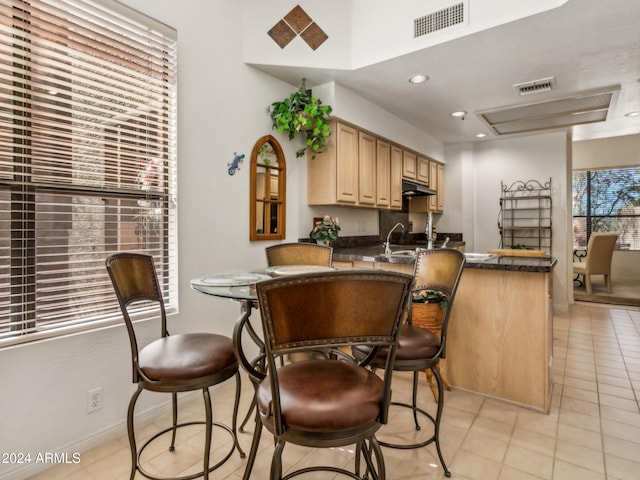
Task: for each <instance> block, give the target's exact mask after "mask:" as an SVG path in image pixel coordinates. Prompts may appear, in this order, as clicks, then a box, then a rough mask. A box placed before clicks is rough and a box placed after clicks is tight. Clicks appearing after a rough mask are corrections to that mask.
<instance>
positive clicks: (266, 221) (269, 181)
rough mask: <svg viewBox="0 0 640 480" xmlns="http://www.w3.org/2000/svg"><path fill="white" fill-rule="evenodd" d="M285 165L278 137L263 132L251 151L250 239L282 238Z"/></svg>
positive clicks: (285, 188)
mask: <svg viewBox="0 0 640 480" xmlns="http://www.w3.org/2000/svg"><path fill="white" fill-rule="evenodd" d="M286 173H287V166H286V163H285V160H284V152H283V151H282V147H281V146H280V144H279V143H278V141H277V140H276V139H275V138H273V137H272V136H271V135H265V136H264V137H262V138H261V139H260V140H258V141H257V142H256V144H255V145H254V147H253V151H252V152H251V180H250V182H251V184H250V191H251V199H250V203H249V204H250V218H249V239H250V240H282V239H284V238H285V233H286V232H285V230H286V225H287V223H286V218H285V212H286V207H287V202H286V194H287V175H286Z"/></svg>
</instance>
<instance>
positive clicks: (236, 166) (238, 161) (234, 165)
mask: <svg viewBox="0 0 640 480" xmlns="http://www.w3.org/2000/svg"><path fill="white" fill-rule="evenodd" d="M243 160H244V153H243V154H240V155H238V154H237V153H236V152H233V160H232V161H231V162H229V163H227V167H229V168H228V170H227V172H229V175H235V174H236V170H240V165H242V161H243Z"/></svg>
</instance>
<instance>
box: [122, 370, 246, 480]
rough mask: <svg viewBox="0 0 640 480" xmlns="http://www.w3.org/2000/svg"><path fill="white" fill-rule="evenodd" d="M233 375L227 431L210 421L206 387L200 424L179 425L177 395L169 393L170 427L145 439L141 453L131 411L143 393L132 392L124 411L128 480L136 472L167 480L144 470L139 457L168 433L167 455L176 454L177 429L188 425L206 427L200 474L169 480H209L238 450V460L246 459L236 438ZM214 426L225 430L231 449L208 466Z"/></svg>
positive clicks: (238, 382)
mask: <svg viewBox="0 0 640 480" xmlns="http://www.w3.org/2000/svg"><path fill="white" fill-rule="evenodd" d="M235 376H236V393H235V400H234V406H233V418H232V426H231V428H229V427H228V426H227V425H225V424H223V423H220V422H214V421H213V412H212V409H211V395H210V393H209V389H208V388H204V389H202V396H203V399H204V406H205V420H204V421H203V422H201V421H195V422H185V423H181V424H179V423H178V403H177V394H176V393H173V392H172V395H171V396H172V398H171V403H172V419H173V421H172V425H171V426H170V427H168V428H165V429H164V430H162V431H161V432H158V433H157V434H155V435H154V436H152V437H151V438H150V439H149V440H147V441H146V442H145V443H144V445H142V447H141V448H140V450H138V449H137V444H136V437H135V429H134V411H135V405H136V403H137V401H138V398H139V397H140V394H141V393H142V391H143V390H145V389H144V388H142V387H138V389H137V390H136V391H135V393H134V394H133V396H132V397H131V400H130V401H129V409H128V411H127V433H128V436H129V446H130V449H131V475H130V477H129V479H130V480H134V477H135V475H136V471H139V472H140V474H141V475H143V476H145V477H147V478H149V479H152V480H168V477H159V476H156V475H153V474H151V473H149V472H147V471H146V470H145V469H144V467H143V466H142V464H141V461H140V460H141V457H142V453H143V452H144V450H145V449H146V448H147V447H148V446H149V445H150V444H151V443H152V442H153V441H154V440H156V439H157V438H158V437H160V436H162V435H164V434H165V433H167V432H169V431H171V443H170V445H169V451H170V452H173V451H175V440H176V432H177V430H178V429H179V428H181V427H186V426H189V425H203V424H204V425H205V441H204V453H203V469H202V471H200V472H198V473H194V474H192V475H186V476H183V477H177V478H174V477H171V480H192V479H195V478H198V477H203V478H204V479H205V480H208V478H209V473H210V472H212V471H214V470H215V469H217V468H218V467H220V466H221V465H222V464H223V463H225V462H226V461H227V460H228V459H229V457H231V455H232V454H233V452H234V450H238V453H239V454H240V458H245V456H246V454H245V453H244V451H243V450H242V448H241V447H240V444H239V442H238V436H237V433H236V425H237V419H238V408H239V404H240V389H241V380H240V374H239V373H236V374H235ZM213 427H218V428H220V429H222V430H225V431H226V432H227V433H228V434H229V435H230V436H231V438H232V439H233V442H232V443H231V447H230V449H229V450H228V451H227V453H226V454H225V456H224V457H223V458H222V459H221V460H220V461H219V462H218V463H216V464H215V465H210V464H209V463H210V462H209V460H210V450H211V436H212V431H213Z"/></svg>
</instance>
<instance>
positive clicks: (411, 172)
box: [402, 150, 417, 180]
mask: <svg viewBox="0 0 640 480" xmlns="http://www.w3.org/2000/svg"><path fill="white" fill-rule="evenodd" d="M416 175H417V171H416V154H415V153H413V152H409V151H407V150H404V151H403V152H402V176H403V177H404V178H411V179H413V180H415V179H416Z"/></svg>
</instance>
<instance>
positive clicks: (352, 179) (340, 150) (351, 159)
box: [307, 121, 358, 205]
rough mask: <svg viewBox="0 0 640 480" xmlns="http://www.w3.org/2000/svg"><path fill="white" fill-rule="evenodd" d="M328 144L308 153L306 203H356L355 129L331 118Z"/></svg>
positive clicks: (356, 147) (356, 133) (356, 137)
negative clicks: (316, 152)
mask: <svg viewBox="0 0 640 480" xmlns="http://www.w3.org/2000/svg"><path fill="white" fill-rule="evenodd" d="M331 123H332V125H331V136H330V137H329V139H328V142H327V148H326V149H325V150H324V151H323V152H322V153H319V154H317V155H316V158H313V159H312V158H310V157H309V156H307V203H308V204H309V205H355V204H356V203H357V202H358V131H357V130H356V129H355V128H354V127H351V126H350V125H346V124H344V123H341V122H337V121H333V122H331Z"/></svg>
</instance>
